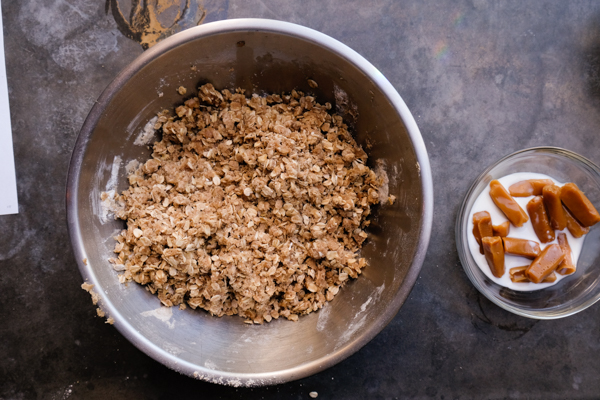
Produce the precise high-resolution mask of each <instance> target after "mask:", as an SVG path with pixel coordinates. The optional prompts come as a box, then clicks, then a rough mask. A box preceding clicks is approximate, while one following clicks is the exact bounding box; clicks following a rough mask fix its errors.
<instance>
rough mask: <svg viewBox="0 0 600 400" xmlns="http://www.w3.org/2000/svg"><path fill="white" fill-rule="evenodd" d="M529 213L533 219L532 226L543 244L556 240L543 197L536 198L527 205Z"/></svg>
mask: <svg viewBox="0 0 600 400" xmlns="http://www.w3.org/2000/svg"><path fill="white" fill-rule="evenodd" d="M527 212H528V213H529V217H531V225H533V230H534V231H535V234H536V235H537V237H538V239H540V242H542V243H548V242H551V241H553V240H554V229H552V226H550V220H549V219H548V214H546V208H545V207H544V201H543V200H542V197H541V196H535V197H534V198H533V199H531V200H530V201H529V203H527Z"/></svg>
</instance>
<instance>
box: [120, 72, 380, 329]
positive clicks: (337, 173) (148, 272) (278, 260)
mask: <svg viewBox="0 0 600 400" xmlns="http://www.w3.org/2000/svg"><path fill="white" fill-rule="evenodd" d="M330 109H331V105H330V104H329V103H326V104H325V105H320V104H318V103H316V102H315V99H314V98H313V97H311V96H308V95H305V94H303V93H302V92H298V91H292V92H291V94H287V95H276V94H273V95H267V96H263V97H261V96H258V95H256V94H253V95H252V96H251V97H246V96H245V95H244V92H243V91H242V90H239V89H238V90H236V91H235V93H232V92H231V91H229V90H223V91H221V92H219V91H217V90H215V88H214V87H213V86H212V85H211V84H206V85H203V86H201V87H200V88H199V92H198V96H197V97H193V98H190V99H189V100H187V101H185V102H184V104H183V105H181V106H178V107H176V109H175V110H174V111H175V112H174V115H172V114H171V112H169V111H168V110H165V111H162V112H161V113H159V115H158V119H157V122H156V124H155V129H162V140H161V141H159V142H156V143H154V145H153V153H152V158H151V159H150V160H148V161H146V162H145V163H144V164H141V165H140V167H139V168H138V169H137V170H136V171H135V172H134V173H132V174H131V175H130V176H129V184H130V187H129V189H127V190H125V191H124V192H123V193H122V194H121V195H117V196H116V200H117V202H118V203H119V204H120V205H121V208H120V209H119V210H116V213H115V214H116V217H117V218H120V219H123V220H126V221H127V229H126V230H123V231H122V232H121V233H120V234H119V235H118V236H117V237H116V238H115V239H116V240H117V244H116V246H115V249H114V252H115V253H116V254H117V256H116V257H115V258H111V260H110V261H111V262H112V263H113V264H114V265H113V266H114V268H115V269H116V270H117V271H121V272H122V274H120V275H119V280H120V282H121V283H125V282H128V281H131V280H133V281H135V282H137V283H139V284H142V285H145V286H146V288H147V289H148V290H149V291H150V292H152V293H154V294H157V295H158V298H159V299H160V301H161V302H162V304H163V305H165V306H175V305H179V306H180V308H185V307H186V304H187V306H190V307H192V308H194V309H195V308H198V307H199V308H202V309H205V310H206V311H208V312H209V313H210V314H212V315H215V316H222V315H234V314H239V315H240V316H242V317H243V318H245V319H246V322H247V323H258V324H260V323H263V322H264V321H267V322H269V321H271V320H272V319H273V318H275V319H277V318H279V317H285V318H287V319H289V320H292V321H296V320H298V316H299V315H303V314H308V313H310V312H312V311H316V310H318V309H320V308H321V307H323V305H324V304H325V302H326V301H331V300H332V299H333V298H334V296H335V295H336V294H337V293H338V291H339V290H340V287H341V286H343V285H344V283H345V282H347V281H348V279H349V278H356V277H357V276H358V275H359V274H360V273H361V270H362V269H363V268H364V267H365V266H366V264H367V263H366V261H365V259H364V258H361V257H360V255H359V250H360V248H361V245H362V243H363V242H364V241H365V239H366V238H367V233H366V232H365V231H364V228H365V227H366V226H368V225H369V221H368V220H367V218H366V217H367V216H368V215H369V214H370V206H371V205H372V204H376V203H379V200H380V199H379V193H378V188H379V186H380V185H381V179H379V178H378V177H377V176H376V174H375V173H374V172H373V171H372V170H371V169H370V168H368V167H367V166H366V161H367V155H366V153H365V152H364V151H363V150H362V149H361V148H360V147H359V146H358V145H357V144H356V142H355V141H354V139H353V138H352V136H351V135H350V133H349V132H348V127H347V126H346V125H345V124H344V123H343V121H342V117H341V116H339V115H331V114H330V113H329V112H328V111H329V110H330Z"/></svg>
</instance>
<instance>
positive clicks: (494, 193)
mask: <svg viewBox="0 0 600 400" xmlns="http://www.w3.org/2000/svg"><path fill="white" fill-rule="evenodd" d="M490 197H491V198H492V200H493V201H494V203H495V204H496V205H497V206H498V208H499V209H500V210H501V211H502V212H503V213H504V215H506V218H507V219H508V220H509V221H510V222H511V224H513V225H514V226H516V227H520V226H523V224H524V223H525V222H527V221H529V218H528V217H527V214H525V211H523V209H522V208H521V206H520V205H519V204H518V203H517V202H516V201H515V199H513V198H512V196H511V195H510V194H509V193H508V191H507V190H506V189H505V188H504V186H502V184H501V183H500V182H498V181H497V180H493V181H491V182H490Z"/></svg>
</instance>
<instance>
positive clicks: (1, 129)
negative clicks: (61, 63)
mask: <svg viewBox="0 0 600 400" xmlns="http://www.w3.org/2000/svg"><path fill="white" fill-rule="evenodd" d="M0 9H1V7H0ZM18 212H19V204H18V202H17V179H16V176H15V158H14V153H13V144H12V130H11V126H10V110H9V108H8V86H7V83H6V63H5V62H4V36H3V27H2V16H1V15H0V215H4V214H17V213H18Z"/></svg>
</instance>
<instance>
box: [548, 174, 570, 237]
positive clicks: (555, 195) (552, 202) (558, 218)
mask: <svg viewBox="0 0 600 400" xmlns="http://www.w3.org/2000/svg"><path fill="white" fill-rule="evenodd" d="M560 192H561V190H560V187H558V186H556V185H546V186H544V189H543V190H542V195H543V196H544V204H545V205H546V211H548V216H549V217H550V225H551V226H552V228H554V229H556V230H559V231H562V230H563V229H565V228H566V227H567V217H566V216H565V210H564V209H563V205H562V203H561V201H560Z"/></svg>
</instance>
